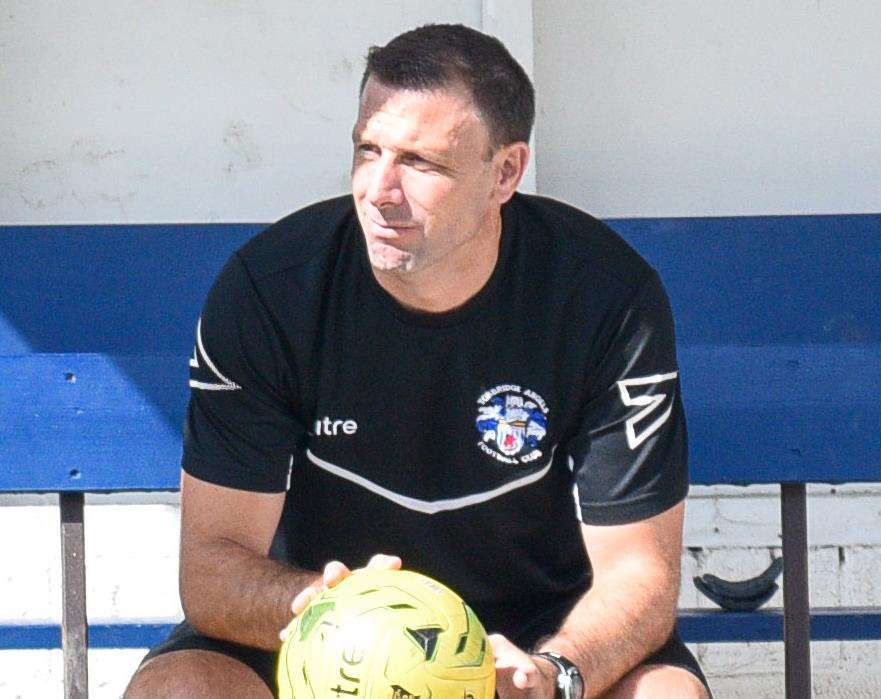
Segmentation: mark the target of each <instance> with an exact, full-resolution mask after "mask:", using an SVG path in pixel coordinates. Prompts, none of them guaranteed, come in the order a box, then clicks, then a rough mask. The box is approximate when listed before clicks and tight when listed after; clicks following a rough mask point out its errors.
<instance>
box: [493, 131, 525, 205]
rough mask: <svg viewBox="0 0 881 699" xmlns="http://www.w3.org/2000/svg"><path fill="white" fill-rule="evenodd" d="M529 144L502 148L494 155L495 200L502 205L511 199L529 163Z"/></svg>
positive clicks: (519, 142) (509, 145) (514, 144)
mask: <svg viewBox="0 0 881 699" xmlns="http://www.w3.org/2000/svg"><path fill="white" fill-rule="evenodd" d="M529 155H530V151H529V144H527V143H524V142H523V141H517V142H516V143H509V144H508V145H506V146H502V147H501V148H499V150H498V151H497V152H496V153H495V154H494V155H493V176H494V178H495V181H494V183H493V198H494V199H495V200H496V202H497V203H498V204H499V205H501V204H504V203H505V202H506V201H508V199H510V198H511V197H512V196H513V194H514V192H516V191H517V187H518V185H519V184H520V180H522V179H523V173H524V172H525V171H526V166H527V164H528V163H529Z"/></svg>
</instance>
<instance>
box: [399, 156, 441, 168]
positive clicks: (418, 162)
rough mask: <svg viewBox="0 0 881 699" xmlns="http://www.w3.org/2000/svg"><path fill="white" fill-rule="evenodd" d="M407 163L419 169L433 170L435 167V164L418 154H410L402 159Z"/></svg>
mask: <svg viewBox="0 0 881 699" xmlns="http://www.w3.org/2000/svg"><path fill="white" fill-rule="evenodd" d="M402 161H403V163H404V164H405V165H412V166H413V167H415V168H416V169H417V170H433V169H435V164H434V163H432V162H429V161H428V160H425V159H424V158H420V157H419V156H418V155H410V156H407V157H405V158H403V159H402Z"/></svg>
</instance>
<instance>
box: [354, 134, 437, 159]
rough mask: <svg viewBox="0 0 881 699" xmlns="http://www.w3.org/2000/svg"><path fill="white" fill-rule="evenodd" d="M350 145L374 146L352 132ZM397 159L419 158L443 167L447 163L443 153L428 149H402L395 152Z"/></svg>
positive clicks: (367, 139)
mask: <svg viewBox="0 0 881 699" xmlns="http://www.w3.org/2000/svg"><path fill="white" fill-rule="evenodd" d="M352 143H353V144H354V145H356V146H358V145H361V144H364V145H368V146H375V145H376V144H375V143H374V142H373V141H371V140H370V139H369V138H362V137H361V136H359V135H358V134H357V133H355V132H352ZM397 152H398V157H399V158H400V157H405V158H406V157H411V158H414V157H415V158H421V159H422V160H430V161H431V162H434V163H437V164H438V165H445V164H447V163H448V157H447V156H444V154H443V153H440V152H439V151H434V150H431V149H429V148H422V149H419V150H415V149H413V148H402V149H400V150H398V151H397Z"/></svg>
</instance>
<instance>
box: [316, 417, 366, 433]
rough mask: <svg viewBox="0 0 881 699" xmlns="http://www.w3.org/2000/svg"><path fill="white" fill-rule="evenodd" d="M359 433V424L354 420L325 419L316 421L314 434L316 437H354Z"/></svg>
mask: <svg viewBox="0 0 881 699" xmlns="http://www.w3.org/2000/svg"><path fill="white" fill-rule="evenodd" d="M357 431H358V423H357V422H355V421H354V420H352V419H348V418H346V419H341V420H339V419H337V420H335V419H333V418H330V417H326V416H325V417H323V418H320V419H318V420H316V421H315V426H314V434H315V436H316V437H336V436H338V435H353V434H355V433H356V432H357Z"/></svg>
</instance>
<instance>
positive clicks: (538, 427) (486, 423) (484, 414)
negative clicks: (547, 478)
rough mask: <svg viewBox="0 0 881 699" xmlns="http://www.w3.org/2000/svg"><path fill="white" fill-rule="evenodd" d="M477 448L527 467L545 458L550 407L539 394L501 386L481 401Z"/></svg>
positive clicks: (484, 396)
mask: <svg viewBox="0 0 881 699" xmlns="http://www.w3.org/2000/svg"><path fill="white" fill-rule="evenodd" d="M476 423H477V431H478V432H479V433H480V436H481V440H480V441H479V442H478V443H477V446H478V447H479V448H480V449H481V451H483V452H484V453H486V454H489V455H490V456H492V457H493V458H494V459H497V460H498V461H501V462H502V463H506V464H512V465H513V464H526V463H529V462H530V461H535V459H538V458H539V457H541V455H542V451H541V449H539V448H538V446H539V444H540V443H541V440H542V439H544V436H545V435H546V434H547V432H548V405H547V403H545V401H544V399H543V398H542V397H541V396H540V395H538V394H537V393H536V392H535V391H533V390H530V389H528V388H527V389H524V388H523V387H522V386H519V385H517V384H501V385H499V386H496V387H495V388H491V389H489V390H488V391H485V392H484V393H482V394H481V396H480V397H479V398H478V399H477V420H476Z"/></svg>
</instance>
